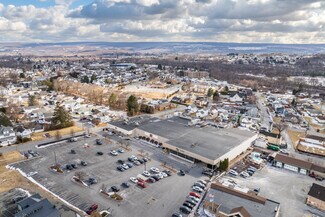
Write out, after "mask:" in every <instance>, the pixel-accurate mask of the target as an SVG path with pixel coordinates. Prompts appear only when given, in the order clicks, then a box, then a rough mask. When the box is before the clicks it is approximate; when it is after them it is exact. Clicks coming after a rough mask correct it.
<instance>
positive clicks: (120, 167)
mask: <svg viewBox="0 0 325 217" xmlns="http://www.w3.org/2000/svg"><path fill="white" fill-rule="evenodd" d="M116 169H117V170H119V171H121V172H123V171H124V170H125V169H124V168H123V167H122V166H121V165H119V166H117V167H116Z"/></svg>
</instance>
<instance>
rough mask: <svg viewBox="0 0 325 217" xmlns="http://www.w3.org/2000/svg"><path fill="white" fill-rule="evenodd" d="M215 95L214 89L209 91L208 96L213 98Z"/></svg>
mask: <svg viewBox="0 0 325 217" xmlns="http://www.w3.org/2000/svg"><path fill="white" fill-rule="evenodd" d="M213 94H214V91H213V89H212V88H211V87H210V88H209V90H208V93H207V96H208V97H211V96H213Z"/></svg>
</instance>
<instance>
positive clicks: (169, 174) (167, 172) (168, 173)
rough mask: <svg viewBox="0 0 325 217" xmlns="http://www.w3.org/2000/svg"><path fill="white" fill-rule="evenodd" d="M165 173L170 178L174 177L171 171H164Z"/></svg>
mask: <svg viewBox="0 0 325 217" xmlns="http://www.w3.org/2000/svg"><path fill="white" fill-rule="evenodd" d="M163 172H164V173H166V174H167V175H168V176H171V175H172V172H171V171H170V170H163Z"/></svg>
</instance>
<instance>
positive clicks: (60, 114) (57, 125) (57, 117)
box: [52, 105, 73, 129]
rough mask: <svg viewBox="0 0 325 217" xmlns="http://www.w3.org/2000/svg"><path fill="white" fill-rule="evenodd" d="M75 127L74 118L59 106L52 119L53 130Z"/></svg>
mask: <svg viewBox="0 0 325 217" xmlns="http://www.w3.org/2000/svg"><path fill="white" fill-rule="evenodd" d="M72 125H73V121H72V117H71V115H70V113H69V112H68V111H66V110H65V109H64V108H63V107H62V106H59V105H57V106H56V107H55V110H54V116H53V118H52V128H53V129H61V128H66V127H71V126H72Z"/></svg>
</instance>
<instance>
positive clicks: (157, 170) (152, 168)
mask: <svg viewBox="0 0 325 217" xmlns="http://www.w3.org/2000/svg"><path fill="white" fill-rule="evenodd" d="M150 170H151V171H152V172H154V173H159V169H158V168H156V167H151V168H150Z"/></svg>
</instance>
